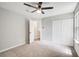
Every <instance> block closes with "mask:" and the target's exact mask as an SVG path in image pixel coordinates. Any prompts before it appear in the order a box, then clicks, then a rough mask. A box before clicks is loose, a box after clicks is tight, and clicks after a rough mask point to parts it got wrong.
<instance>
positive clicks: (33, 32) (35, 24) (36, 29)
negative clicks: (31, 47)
mask: <svg viewBox="0 0 79 59" xmlns="http://www.w3.org/2000/svg"><path fill="white" fill-rule="evenodd" d="M29 32H30V34H29V41H30V43H32V42H35V41H40V23H39V21H36V20H30V21H29Z"/></svg>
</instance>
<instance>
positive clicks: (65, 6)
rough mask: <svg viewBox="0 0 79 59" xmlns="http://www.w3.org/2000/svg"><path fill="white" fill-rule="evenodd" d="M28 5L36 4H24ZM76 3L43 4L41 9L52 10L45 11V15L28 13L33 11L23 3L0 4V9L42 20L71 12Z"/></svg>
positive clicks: (34, 3)
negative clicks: (47, 8) (48, 8)
mask: <svg viewBox="0 0 79 59" xmlns="http://www.w3.org/2000/svg"><path fill="white" fill-rule="evenodd" d="M26 3H28V4H31V5H34V6H36V4H37V2H26ZM76 4H77V2H44V3H43V5H42V7H45V6H46V7H49V6H50V7H51V6H53V7H54V9H50V10H45V11H44V12H45V14H38V13H36V12H34V13H30V11H33V10H35V9H34V8H31V7H28V6H25V5H23V2H0V7H3V8H5V9H8V10H11V11H15V12H17V13H20V14H23V15H26V16H28V17H33V18H43V17H49V16H55V15H60V14H64V13H70V12H73V11H74V9H75V7H76Z"/></svg>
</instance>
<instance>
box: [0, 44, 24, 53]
mask: <svg viewBox="0 0 79 59" xmlns="http://www.w3.org/2000/svg"><path fill="white" fill-rule="evenodd" d="M24 44H25V43H21V44H18V45H15V46H12V47H9V48H6V49H3V50H1V51H0V53H2V52H4V51H7V50H10V49H12V48H15V47H18V46H21V45H24Z"/></svg>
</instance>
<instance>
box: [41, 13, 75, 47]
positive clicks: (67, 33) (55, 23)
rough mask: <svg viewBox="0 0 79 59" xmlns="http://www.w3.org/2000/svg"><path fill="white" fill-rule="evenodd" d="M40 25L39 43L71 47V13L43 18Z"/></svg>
mask: <svg viewBox="0 0 79 59" xmlns="http://www.w3.org/2000/svg"><path fill="white" fill-rule="evenodd" d="M41 23H42V24H41V25H42V29H41V31H42V35H41V43H43V44H44V43H45V44H48V45H53V44H62V45H68V46H72V45H73V13H68V14H63V15H58V16H54V17H48V18H44V19H42V20H41Z"/></svg>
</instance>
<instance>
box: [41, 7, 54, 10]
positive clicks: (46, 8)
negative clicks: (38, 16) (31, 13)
mask: <svg viewBox="0 0 79 59" xmlns="http://www.w3.org/2000/svg"><path fill="white" fill-rule="evenodd" d="M53 8H54V7H43V8H41V9H42V10H45V9H53Z"/></svg>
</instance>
